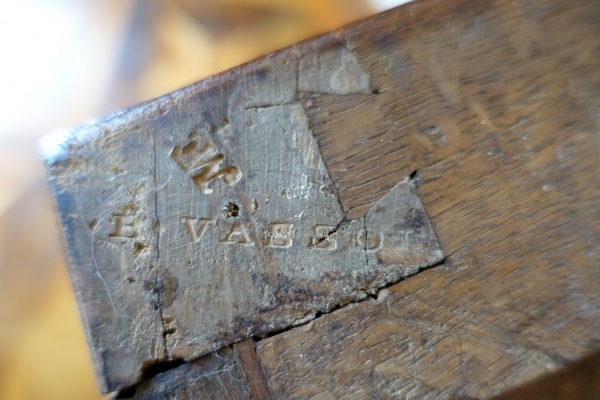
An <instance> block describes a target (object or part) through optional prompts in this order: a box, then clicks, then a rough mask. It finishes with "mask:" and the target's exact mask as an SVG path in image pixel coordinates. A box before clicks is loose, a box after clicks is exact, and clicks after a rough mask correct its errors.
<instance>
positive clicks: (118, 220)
mask: <svg viewBox="0 0 600 400" xmlns="http://www.w3.org/2000/svg"><path fill="white" fill-rule="evenodd" d="M111 220H112V221H113V223H114V225H115V230H114V232H112V233H109V234H108V236H110V237H114V238H125V239H133V238H134V237H135V236H136V233H135V232H134V231H133V223H132V222H131V217H130V216H128V215H126V214H113V216H112V218H111Z"/></svg>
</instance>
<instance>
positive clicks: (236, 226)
mask: <svg viewBox="0 0 600 400" xmlns="http://www.w3.org/2000/svg"><path fill="white" fill-rule="evenodd" d="M221 243H233V244H235V243H239V244H246V245H253V244H254V242H252V240H251V239H250V236H248V231H246V227H245V226H244V224H242V223H241V222H240V221H235V222H234V223H233V225H231V229H230V230H229V232H227V234H226V235H225V237H224V238H223V239H221Z"/></svg>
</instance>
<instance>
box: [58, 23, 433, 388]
mask: <svg viewBox="0 0 600 400" xmlns="http://www.w3.org/2000/svg"><path fill="white" fill-rule="evenodd" d="M370 79H371V77H370V76H369V74H367V73H366V72H365V71H364V69H363V68H362V67H361V65H360V64H359V62H358V61H357V58H356V56H355V54H354V53H353V52H352V51H351V50H350V49H349V47H348V45H347V43H346V42H345V40H343V39H341V38H339V37H337V36H335V35H331V34H330V35H326V36H323V37H321V38H319V39H317V40H313V41H309V42H307V43H304V44H302V45H299V46H297V47H292V48H289V49H286V50H283V51H281V52H279V53H277V54H275V55H272V56H269V57H267V58H265V59H263V60H258V61H256V62H254V63H251V64H248V65H246V66H243V67H241V68H238V69H235V70H232V71H230V72H228V73H225V74H223V75H221V76H218V77H216V78H214V79H209V80H206V81H203V82H200V83H198V84H196V85H193V86H191V87H189V88H186V89H182V90H181V91H179V92H176V93H174V94H172V95H168V96H164V97H162V98H159V99H157V100H154V101H151V102H148V103H146V104H144V105H141V106H138V107H136V108H133V109H131V110H127V111H125V112H123V113H121V114H118V115H115V116H112V117H110V118H107V119H105V120H103V121H100V122H97V123H95V124H92V125H90V126H86V127H83V128H80V129H78V130H76V131H74V132H72V133H71V134H69V135H68V136H67V137H65V138H61V140H62V141H59V142H58V143H57V144H56V148H55V149H53V150H51V151H48V154H47V160H48V167H49V171H50V176H51V184H52V186H53V189H54V192H55V194H56V198H57V208H58V213H59V215H60V218H61V220H62V222H63V227H64V233H65V237H66V242H67V248H68V255H69V264H70V272H71V274H72V276H73V281H74V286H75V290H76V293H77V295H78V298H79V302H80V307H81V311H82V316H83V319H84V325H85V326H86V330H87V334H88V340H89V342H90V346H91V349H92V357H93V358H94V363H95V366H96V370H97V373H98V376H99V380H100V382H101V386H102V389H103V390H105V391H111V390H117V389H121V388H123V387H126V386H129V385H132V384H134V383H135V382H137V381H139V380H140V379H141V377H142V375H143V373H144V370H145V369H147V368H149V367H151V366H152V365H153V364H156V363H160V362H166V361H171V360H185V361H189V360H193V359H195V358H197V357H199V356H202V355H204V354H207V353H209V352H211V351H214V350H217V349H219V348H221V347H223V346H226V345H229V344H232V343H234V342H237V341H240V340H242V339H244V338H247V337H249V336H250V335H259V336H260V335H264V334H267V333H269V332H273V331H277V330H281V329H286V328H289V327H290V326H294V325H299V324H303V323H305V322H307V321H309V320H311V319H313V318H315V317H316V316H317V315H318V314H320V313H324V312H329V311H331V310H333V309H335V308H336V307H339V306H344V305H346V304H348V303H351V302H354V301H362V300H364V299H366V298H368V296H369V295H374V294H375V293H377V291H378V290H379V288H381V287H384V286H386V285H389V284H392V283H395V282H397V281H399V280H401V279H403V278H406V277H407V276H410V275H413V274H416V273H418V272H419V271H421V270H423V269H425V268H427V267H430V266H432V265H435V264H436V263H439V262H440V261H442V260H443V258H444V255H443V253H442V250H441V247H440V245H439V243H438V241H437V238H436V236H435V233H434V231H433V229H432V227H431V224H430V222H429V220H428V217H427V215H426V213H425V211H424V209H423V206H422V204H421V201H420V200H419V198H418V196H417V194H416V192H415V186H414V182H413V181H412V179H411V178H410V177H409V176H408V175H407V174H403V173H402V171H398V172H399V173H397V174H393V176H392V177H390V179H391V180H395V182H394V183H393V184H391V185H390V186H389V187H388V188H387V190H386V192H385V193H382V195H381V196H380V197H379V198H378V199H377V200H378V201H377V202H372V203H371V204H370V207H363V209H362V210H363V211H364V212H362V213H361V214H357V213H353V214H352V216H348V215H347V214H346V213H345V212H344V209H343V204H344V203H343V202H340V198H339V197H338V195H337V193H336V189H335V187H334V184H333V182H332V181H331V178H330V176H329V172H328V170H327V169H326V167H325V163H324V161H323V159H322V157H321V153H320V150H319V146H318V144H317V141H316V140H315V138H314V137H313V134H312V132H311V130H310V129H309V123H310V118H309V117H308V116H307V114H306V112H305V107H308V105H304V104H309V103H310V101H311V100H310V98H309V97H310V96H311V95H314V94H319V93H320V94H324V95H334V96H368V97H369V96H373V90H372V88H371V83H370Z"/></svg>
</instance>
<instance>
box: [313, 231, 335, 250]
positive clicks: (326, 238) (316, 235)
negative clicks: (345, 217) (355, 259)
mask: <svg viewBox="0 0 600 400" xmlns="http://www.w3.org/2000/svg"><path fill="white" fill-rule="evenodd" d="M334 234H335V226H333V225H315V226H313V235H312V236H311V238H310V239H309V241H308V247H310V248H313V249H320V250H333V249H335V248H336V247H337V241H336V240H335V238H334V237H333V235H334Z"/></svg>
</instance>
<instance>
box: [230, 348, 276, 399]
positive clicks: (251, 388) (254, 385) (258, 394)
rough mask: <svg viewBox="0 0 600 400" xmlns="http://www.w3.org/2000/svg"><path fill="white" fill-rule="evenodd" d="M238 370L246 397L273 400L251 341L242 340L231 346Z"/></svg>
mask: <svg viewBox="0 0 600 400" xmlns="http://www.w3.org/2000/svg"><path fill="white" fill-rule="evenodd" d="M233 351H234V352H235V359H236V361H237V365H238V368H239V369H240V371H241V374H242V376H243V377H244V382H245V383H246V387H247V388H248V397H249V398H250V399H252V400H259V399H264V400H270V399H272V398H273V396H272V395H271V390H270V389H269V385H268V382H267V380H266V379H265V376H264V374H263V370H262V367H261V366H260V362H259V361H258V357H257V356H256V348H255V346H254V340H253V339H246V340H242V341H241V342H239V343H236V344H234V345H233Z"/></svg>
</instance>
